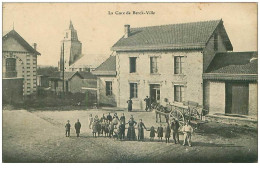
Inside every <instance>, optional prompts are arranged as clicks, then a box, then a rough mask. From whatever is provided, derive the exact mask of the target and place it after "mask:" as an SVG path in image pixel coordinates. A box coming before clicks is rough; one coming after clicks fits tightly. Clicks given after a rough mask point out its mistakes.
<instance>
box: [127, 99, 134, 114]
mask: <svg viewBox="0 0 260 180" xmlns="http://www.w3.org/2000/svg"><path fill="white" fill-rule="evenodd" d="M127 104H128V112H131V111H132V105H133V101H132V99H131V98H129V100H128V101H127Z"/></svg>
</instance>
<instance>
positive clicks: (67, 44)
mask: <svg viewBox="0 0 260 180" xmlns="http://www.w3.org/2000/svg"><path fill="white" fill-rule="evenodd" d="M63 47H64V48H63ZM63 51H64V53H63ZM81 53H82V44H81V42H80V41H79V40H78V35H77V31H76V30H75V29H74V27H73V24H72V22H71V21H70V26H69V29H67V30H65V32H64V39H63V40H62V41H61V53H60V62H59V69H60V71H62V70H63V54H64V70H65V71H69V66H70V65H71V64H73V63H74V62H75V61H76V60H77V58H78V57H79V56H80V55H81Z"/></svg>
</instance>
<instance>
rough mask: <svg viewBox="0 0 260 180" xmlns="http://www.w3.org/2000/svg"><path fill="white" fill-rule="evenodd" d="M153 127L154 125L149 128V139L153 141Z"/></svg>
mask: <svg viewBox="0 0 260 180" xmlns="http://www.w3.org/2000/svg"><path fill="white" fill-rule="evenodd" d="M155 133H156V132H155V129H154V127H153V126H152V127H151V129H150V141H153V140H154V137H155Z"/></svg>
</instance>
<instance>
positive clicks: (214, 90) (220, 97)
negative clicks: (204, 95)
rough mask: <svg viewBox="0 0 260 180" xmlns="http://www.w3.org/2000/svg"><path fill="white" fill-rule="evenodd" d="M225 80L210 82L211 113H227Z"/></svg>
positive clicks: (209, 100)
mask: <svg viewBox="0 0 260 180" xmlns="http://www.w3.org/2000/svg"><path fill="white" fill-rule="evenodd" d="M225 96H226V89H225V82H209V99H208V102H209V113H210V114H214V113H223V114H225V105H226V97H225Z"/></svg>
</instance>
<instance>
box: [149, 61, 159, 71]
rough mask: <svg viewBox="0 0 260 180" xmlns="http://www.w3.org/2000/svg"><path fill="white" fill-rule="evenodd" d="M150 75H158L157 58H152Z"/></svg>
mask: <svg viewBox="0 0 260 180" xmlns="http://www.w3.org/2000/svg"><path fill="white" fill-rule="evenodd" d="M150 73H158V65H157V57H150Z"/></svg>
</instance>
